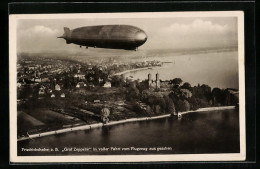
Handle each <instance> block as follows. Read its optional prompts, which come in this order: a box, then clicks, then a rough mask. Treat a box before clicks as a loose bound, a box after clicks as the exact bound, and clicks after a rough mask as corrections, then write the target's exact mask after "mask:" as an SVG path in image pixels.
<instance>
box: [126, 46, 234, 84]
mask: <svg viewBox="0 0 260 169" xmlns="http://www.w3.org/2000/svg"><path fill="white" fill-rule="evenodd" d="M143 60H160V61H161V62H172V63H165V64H164V65H163V66H162V67H154V68H153V69H147V70H141V71H135V72H130V73H126V74H125V77H129V76H133V79H141V80H144V79H148V73H151V74H152V79H153V80H155V74H156V73H159V75H160V79H161V80H171V79H174V78H181V79H182V80H183V82H189V83H190V84H191V85H192V86H195V85H198V83H200V84H207V85H209V86H211V87H212V88H214V87H218V88H237V89H238V52H237V51H226V52H214V53H200V54H186V55H170V54H167V55H163V54H162V55H160V56H154V57H148V58H145V59H143ZM143 60H142V61H143Z"/></svg>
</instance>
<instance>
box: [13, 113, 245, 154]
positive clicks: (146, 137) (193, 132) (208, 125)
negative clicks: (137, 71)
mask: <svg viewBox="0 0 260 169" xmlns="http://www.w3.org/2000/svg"><path fill="white" fill-rule="evenodd" d="M239 144H240V142H239V112H238V110H221V111H209V112H199V113H198V112H196V113H191V114H186V115H183V117H182V118H181V119H178V118H173V117H170V118H163V119H157V120H151V121H140V122H133V123H125V124H118V125H114V126H107V127H103V128H97V129H92V130H86V131H75V132H70V133H63V134H58V135H52V136H46V137H41V138H37V139H33V140H26V141H21V142H18V155H19V156H27V155H38V156H41V155H87V154H90V155H94V154H97V155H101V154H187V153H194V154H195V153H239V152H240V148H239V147H240V146H239ZM93 147H94V148H97V149H98V148H108V149H107V151H104V150H105V149H103V151H101V150H100V151H98V150H97V151H93ZM110 147H117V148H121V150H114V151H112V150H111V148H110ZM131 147H132V148H131ZM133 147H134V148H133ZM22 148H58V150H59V151H56V152H25V151H21V149H22ZM70 148H71V149H70ZM74 148H76V149H74ZM80 148H85V149H84V151H82V152H78V151H74V150H78V149H80ZM88 148H91V149H88ZM122 148H126V149H125V150H122ZM127 148H130V150H127ZM138 148H139V149H138ZM145 148H147V150H146V149H145ZM149 148H151V149H150V150H149ZM152 148H155V149H152ZM86 149H88V150H86ZM62 150H71V151H62ZM137 150H139V151H137ZM157 150H160V151H157Z"/></svg>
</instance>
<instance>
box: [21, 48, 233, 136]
mask: <svg viewBox="0 0 260 169" xmlns="http://www.w3.org/2000/svg"><path fill="white" fill-rule="evenodd" d="M162 65H163V63H162V62H160V61H156V60H154V61H142V62H131V63H123V62H120V61H117V60H116V59H114V58H107V59H103V60H102V61H101V60H99V61H91V60H90V61H89V62H87V63H85V62H80V61H76V60H73V59H67V58H52V57H42V56H37V55H27V54H24V53H23V54H20V55H19V56H18V62H17V105H18V106H17V109H18V117H17V125H18V133H17V134H18V138H20V137H26V136H27V135H28V134H34V133H40V132H45V131H53V130H56V129H62V128H69V127H76V126H81V125H85V124H94V123H98V122H102V123H108V122H109V121H118V120H122V119H128V118H132V117H151V116H158V115H163V114H173V115H177V114H178V112H183V111H189V110H196V109H198V108H201V107H211V106H224V105H237V104H238V90H237V89H231V88H228V89H219V88H214V89H211V87H210V86H208V85H206V84H202V85H200V84H198V85H197V86H193V87H192V86H191V85H190V84H189V83H188V82H183V81H182V79H180V78H175V79H169V80H165V81H163V80H161V79H160V75H159V74H158V73H157V74H155V75H152V74H150V73H149V74H147V79H145V80H140V79H136V80H135V79H133V78H132V77H125V76H124V74H120V75H117V74H118V73H120V72H123V71H126V70H135V69H140V68H147V69H151V68H153V67H155V66H162ZM153 77H154V78H153Z"/></svg>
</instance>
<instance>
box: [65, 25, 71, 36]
mask: <svg viewBox="0 0 260 169" xmlns="http://www.w3.org/2000/svg"><path fill="white" fill-rule="evenodd" d="M69 33H70V28H67V27H64V34H65V35H67V36H68V35H69Z"/></svg>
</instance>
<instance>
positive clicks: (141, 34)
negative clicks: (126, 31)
mask: <svg viewBox="0 0 260 169" xmlns="http://www.w3.org/2000/svg"><path fill="white" fill-rule="evenodd" d="M135 40H136V41H137V42H140V43H142V44H143V43H145V42H146V40H147V35H146V34H145V33H144V32H143V31H139V32H137V33H136V34H135Z"/></svg>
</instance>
